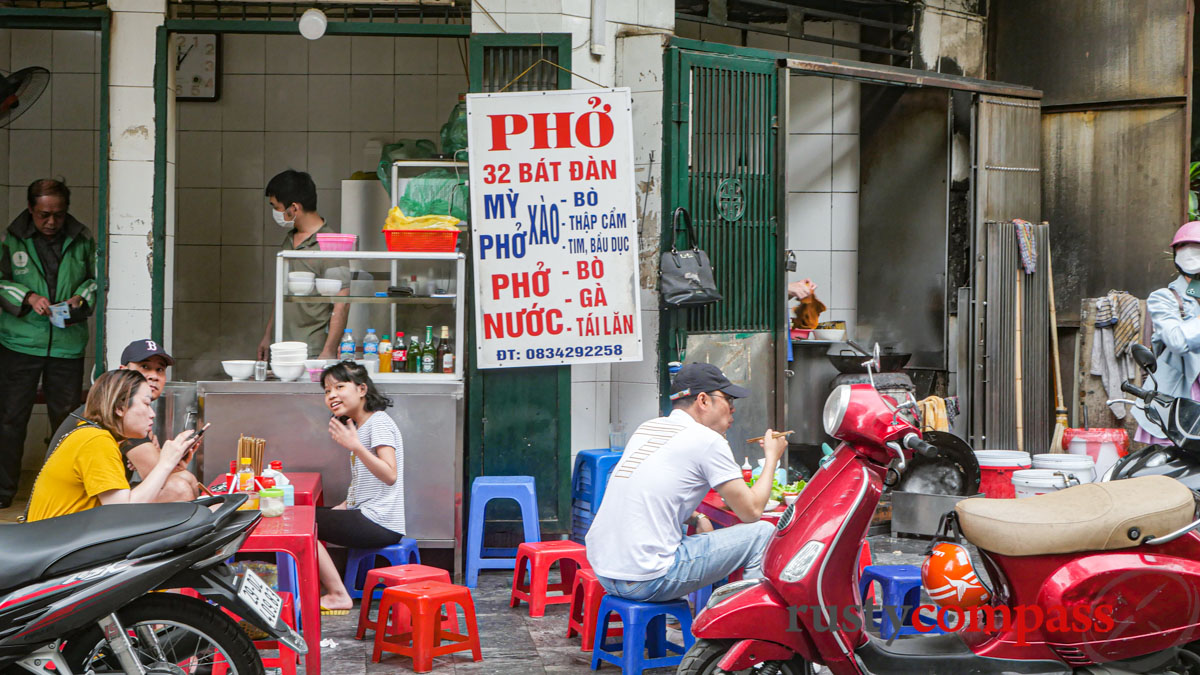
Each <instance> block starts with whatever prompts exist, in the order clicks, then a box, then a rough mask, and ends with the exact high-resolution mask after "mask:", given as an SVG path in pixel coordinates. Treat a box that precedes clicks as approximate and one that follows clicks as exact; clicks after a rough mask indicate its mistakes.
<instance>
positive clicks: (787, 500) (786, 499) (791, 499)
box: [783, 495, 800, 506]
mask: <svg viewBox="0 0 1200 675" xmlns="http://www.w3.org/2000/svg"><path fill="white" fill-rule="evenodd" d="M797 499H800V495H784V496H783V503H784V504H787V505H788V506H791V505H792V504H795V503H796V500H797Z"/></svg>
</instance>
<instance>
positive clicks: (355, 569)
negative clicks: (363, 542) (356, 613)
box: [342, 538, 421, 600]
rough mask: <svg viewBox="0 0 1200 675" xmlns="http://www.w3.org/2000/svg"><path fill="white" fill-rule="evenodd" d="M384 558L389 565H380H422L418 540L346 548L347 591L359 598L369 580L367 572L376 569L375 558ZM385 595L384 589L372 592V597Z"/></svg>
mask: <svg viewBox="0 0 1200 675" xmlns="http://www.w3.org/2000/svg"><path fill="white" fill-rule="evenodd" d="M376 557H379V558H383V559H384V560H387V561H388V564H387V565H380V567H392V566H395V565H413V564H416V565H420V564H421V552H420V551H419V550H417V540H416V539H408V538H404V539H401V540H400V543H399V544H392V545H391V546H384V547H383V548H351V549H347V550H346V575H345V577H344V579H343V580H342V581H343V583H345V584H346V592H347V593H349V594H350V597H351V598H354V599H355V600H357V599H359V598H361V597H362V595H363V591H362V588H363V584H364V583H365V582H366V580H367V572H370V571H371V570H373V569H375V558H376ZM382 596H383V589H381V588H377V589H376V590H375V592H374V593H372V594H371V599H372V600H373V599H375V598H378V597H382Z"/></svg>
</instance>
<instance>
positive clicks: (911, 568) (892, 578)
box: [858, 565, 943, 640]
mask: <svg viewBox="0 0 1200 675" xmlns="http://www.w3.org/2000/svg"><path fill="white" fill-rule="evenodd" d="M873 581H878V582H879V587H880V589H881V590H882V593H881V594H880V595H879V596H877V598H879V599H880V601H881V602H882V606H883V607H884V608H887V607H893V608H895V609H893V610H892V611H894V612H899V611H900V610H899V608H900V607H909V608H910V609H909V611H908V612H907V613H906V614H905V615H904V617H903V618H902V619H901V623H900V625H899V626H896V625H895V624H894V623H893V621H892V615H891V614H889V613H888V612H887V610H886V609H877V610H874V611H873V612H872V617H871V625H872V626H874V627H875V628H876V629H877V630H878V631H879V635H880V636H881V637H883V638H884V639H885V640H886V639H891V638H893V637H896V636H899V635H921V634H923V635H928V634H930V633H942V632H943V631H942V630H941V629H939V628H938V627H937V626H936V625H935V626H933V627H932V629H931V630H929V631H926V632H925V633H921V631H918V630H917V629H916V628H915V627H913V625H912V617H913V614H914V613H915V612H916V611H917V606H918V605H920V604H921V568H919V567H917V566H916V565H867V566H866V567H864V568H863V571H862V574H861V575H860V576H859V579H858V590H859V595H860V597H865V596H866V594H867V589H868V588H870V586H871V582H873ZM925 625H928V622H926V623H925Z"/></svg>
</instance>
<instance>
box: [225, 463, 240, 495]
mask: <svg viewBox="0 0 1200 675" xmlns="http://www.w3.org/2000/svg"><path fill="white" fill-rule="evenodd" d="M237 470H238V467H237V460H236V459H231V460H229V473H227V474H225V494H229V493H231V492H233V486H235V485H237Z"/></svg>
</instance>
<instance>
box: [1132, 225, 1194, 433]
mask: <svg viewBox="0 0 1200 675" xmlns="http://www.w3.org/2000/svg"><path fill="white" fill-rule="evenodd" d="M1171 252H1172V254H1173V256H1174V261H1175V269H1176V271H1178V272H1179V276H1178V277H1176V278H1175V279H1174V280H1173V281H1172V282H1171V283H1169V284H1167V286H1166V287H1165V288H1160V289H1158V290H1156V291H1154V292H1153V293H1151V294H1150V297H1148V298H1146V315H1147V316H1148V317H1149V319H1150V323H1151V326H1152V327H1153V329H1154V332H1153V337H1152V338H1151V340H1150V341H1151V344H1150V345H1148V346H1150V347H1151V348H1152V349H1154V353H1155V354H1157V355H1158V369H1157V370H1156V371H1155V373H1154V381H1155V383H1156V384H1157V385H1158V391H1160V392H1161V393H1163V394H1167V395H1169V396H1174V397H1182V398H1191V399H1194V400H1200V381H1198V380H1200V302H1197V300H1196V296H1200V220H1193V221H1191V222H1189V223H1184V224H1183V225H1182V226H1181V227H1180V228H1179V229H1178V230H1176V232H1175V237H1174V238H1173V239H1172V240H1171ZM1189 290H1190V291H1191V292H1189ZM1130 413H1131V414H1132V415H1133V417H1134V419H1135V420H1137V423H1138V430H1137V433H1136V434H1135V435H1134V440H1135V441H1138V442H1139V443H1148V444H1153V445H1171V442H1170V441H1168V440H1167V439H1165V438H1163V437H1162V436H1161V434H1162V430H1161V429H1159V428H1158V427H1157V426H1156V425H1155V424H1154V423H1152V422H1150V421H1149V420H1147V419H1146V416H1145V414H1143V413H1142V411H1141V410H1138V409H1137V408H1136V407H1133V406H1130Z"/></svg>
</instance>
